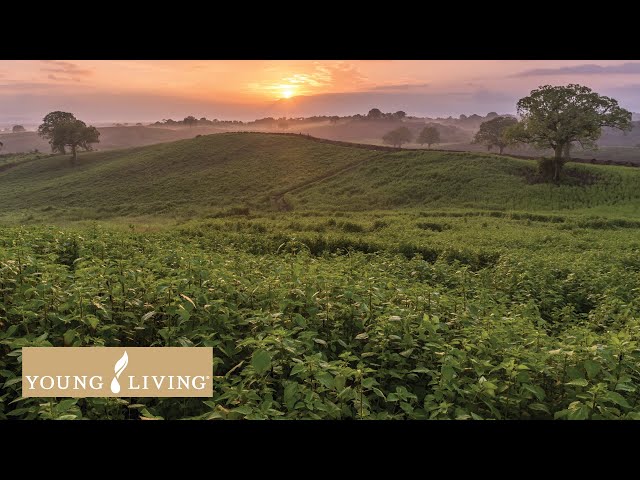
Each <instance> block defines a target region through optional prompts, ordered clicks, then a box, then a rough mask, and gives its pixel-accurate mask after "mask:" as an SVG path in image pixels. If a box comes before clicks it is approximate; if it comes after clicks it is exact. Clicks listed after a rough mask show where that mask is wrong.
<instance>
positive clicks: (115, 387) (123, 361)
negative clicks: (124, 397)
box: [111, 350, 129, 393]
mask: <svg viewBox="0 0 640 480" xmlns="http://www.w3.org/2000/svg"><path fill="white" fill-rule="evenodd" d="M128 364H129V356H128V355H127V351H126V350H125V352H124V354H123V355H122V357H120V360H118V361H117V362H116V366H115V368H114V369H113V371H114V372H116V376H115V377H113V380H111V391H112V392H113V393H120V384H119V383H118V377H119V376H120V375H121V374H122V372H123V371H124V369H125V368H127V365H128Z"/></svg>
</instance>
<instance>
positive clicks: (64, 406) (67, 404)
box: [56, 398, 78, 412]
mask: <svg viewBox="0 0 640 480" xmlns="http://www.w3.org/2000/svg"><path fill="white" fill-rule="evenodd" d="M76 403H78V399H77V398H67V399H65V400H62V401H61V402H60V403H58V405H56V409H57V410H58V411H59V412H64V411H67V410H69V408H71V407H73V406H74V405H75V404H76Z"/></svg>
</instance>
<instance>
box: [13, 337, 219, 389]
mask: <svg viewBox="0 0 640 480" xmlns="http://www.w3.org/2000/svg"><path fill="white" fill-rule="evenodd" d="M212 373H213V349H212V348H207V347H193V348H183V347H25V348H23V349H22V396H23V397H211V396H213V381H212Z"/></svg>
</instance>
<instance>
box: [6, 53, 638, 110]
mask: <svg viewBox="0 0 640 480" xmlns="http://www.w3.org/2000/svg"><path fill="white" fill-rule="evenodd" d="M566 83H580V84H583V85H587V86H589V87H591V88H593V89H594V90H596V91H598V92H599V93H602V94H605V95H610V96H613V97H614V98H616V99H618V100H619V101H620V103H621V104H622V105H623V106H625V107H626V108H628V109H630V110H633V111H640V62H638V61H624V60H618V61H613V60H605V61H582V60H569V61H561V60H550V61H542V60H535V61H532V60H508V61H505V60H471V61H462V60H379V61H370V60H367V61H363V60H353V61H352V60H335V61H325V60H323V61H315V60H300V61H292V60H276V61H266V60H219V61H207V60H43V61H36V60H5V61H0V105H2V107H3V108H2V109H1V110H0V115H1V116H2V117H0V122H1V121H5V122H8V121H12V120H16V121H17V120H21V119H32V118H38V117H41V116H42V115H43V114H44V113H46V112H47V111H50V110H52V109H65V110H69V111H79V112H80V113H81V114H82V115H83V116H85V117H89V118H90V119H94V120H101V119H104V120H111V119H115V118H118V119H122V120H123V121H126V120H127V119H141V120H143V119H144V120H147V119H149V120H151V119H161V118H163V117H170V116H172V115H174V116H180V115H183V114H184V115H185V116H186V115H189V114H194V115H201V116H202V115H204V116H211V117H214V118H215V117H227V118H232V117H234V116H235V117H237V118H239V119H242V118H247V119H248V118H252V117H253V118H259V117H260V116H261V115H270V114H272V113H273V112H276V113H284V114H287V113H291V114H296V115H315V114H328V115H331V114H338V115H344V114H354V113H366V111H368V109H369V108H373V107H379V108H381V109H383V110H384V109H387V110H390V109H391V110H393V109H395V110H404V111H406V112H407V113H408V114H410V115H422V116H427V115H442V114H446V113H447V112H449V113H450V114H453V115H455V114H458V113H474V112H478V113H487V112H488V111H499V112H501V113H509V112H511V111H513V110H514V109H515V101H517V99H518V98H521V97H522V96H524V95H526V94H527V93H528V92H529V91H531V90H532V89H534V88H536V87H538V86H539V85H543V84H566ZM281 100H289V101H288V102H287V106H286V107H282V106H280V105H279V103H278V102H279V101H281ZM274 105H277V106H278V107H277V108H276V107H274ZM283 108H284V109H285V110H282V109H283ZM286 109H290V110H291V111H287V110H286Z"/></svg>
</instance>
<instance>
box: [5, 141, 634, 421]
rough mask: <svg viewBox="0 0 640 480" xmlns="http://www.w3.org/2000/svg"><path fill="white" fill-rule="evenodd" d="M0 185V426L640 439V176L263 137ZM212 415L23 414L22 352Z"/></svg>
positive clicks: (162, 408)
mask: <svg viewBox="0 0 640 480" xmlns="http://www.w3.org/2000/svg"><path fill="white" fill-rule="evenodd" d="M4 162H5V164H6V166H5V167H4V168H2V164H0V225H1V226H2V227H1V228H0V385H1V386H2V387H1V390H0V419H51V418H55V419H160V418H163V419H245V418H246V419H640V404H639V400H640V391H639V388H640V348H639V345H638V334H639V333H640V315H639V314H640V301H639V298H640V295H639V293H640V188H638V187H639V185H640V171H638V169H633V168H623V167H609V166H594V165H570V166H568V168H567V170H566V172H567V175H566V177H565V178H564V180H563V181H562V182H561V183H560V184H548V183H542V182H540V181H539V179H538V178H537V177H536V172H535V163H534V162H531V161H528V160H518V159H513V158H508V157H498V156H495V155H488V154H482V153H466V154H459V153H442V152H385V151H372V150H367V149H359V148H351V147H345V146H337V145H330V144H323V143H318V142H314V141H310V140H305V139H304V138H299V137H286V136H277V135H256V134H224V135H214V136H203V137H200V138H195V139H193V140H183V141H179V142H174V143H168V144H160V145H154V146H150V147H141V148H135V149H128V150H113V151H109V152H95V153H88V154H83V155H81V156H80V157H79V161H78V164H77V166H75V167H72V166H70V165H69V162H68V158H66V157H64V156H7V157H6V158H5V159H4ZM90 345H91V346H95V345H104V346H208V347H212V348H213V350H214V365H213V375H214V395H213V397H212V398H210V399H198V398H186V399H181V398H174V399H171V398H167V399H158V398H86V399H85V398H83V399H60V398H58V399H56V398H51V399H36V398H33V399H25V398H22V397H21V348H22V347H25V346H90Z"/></svg>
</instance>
